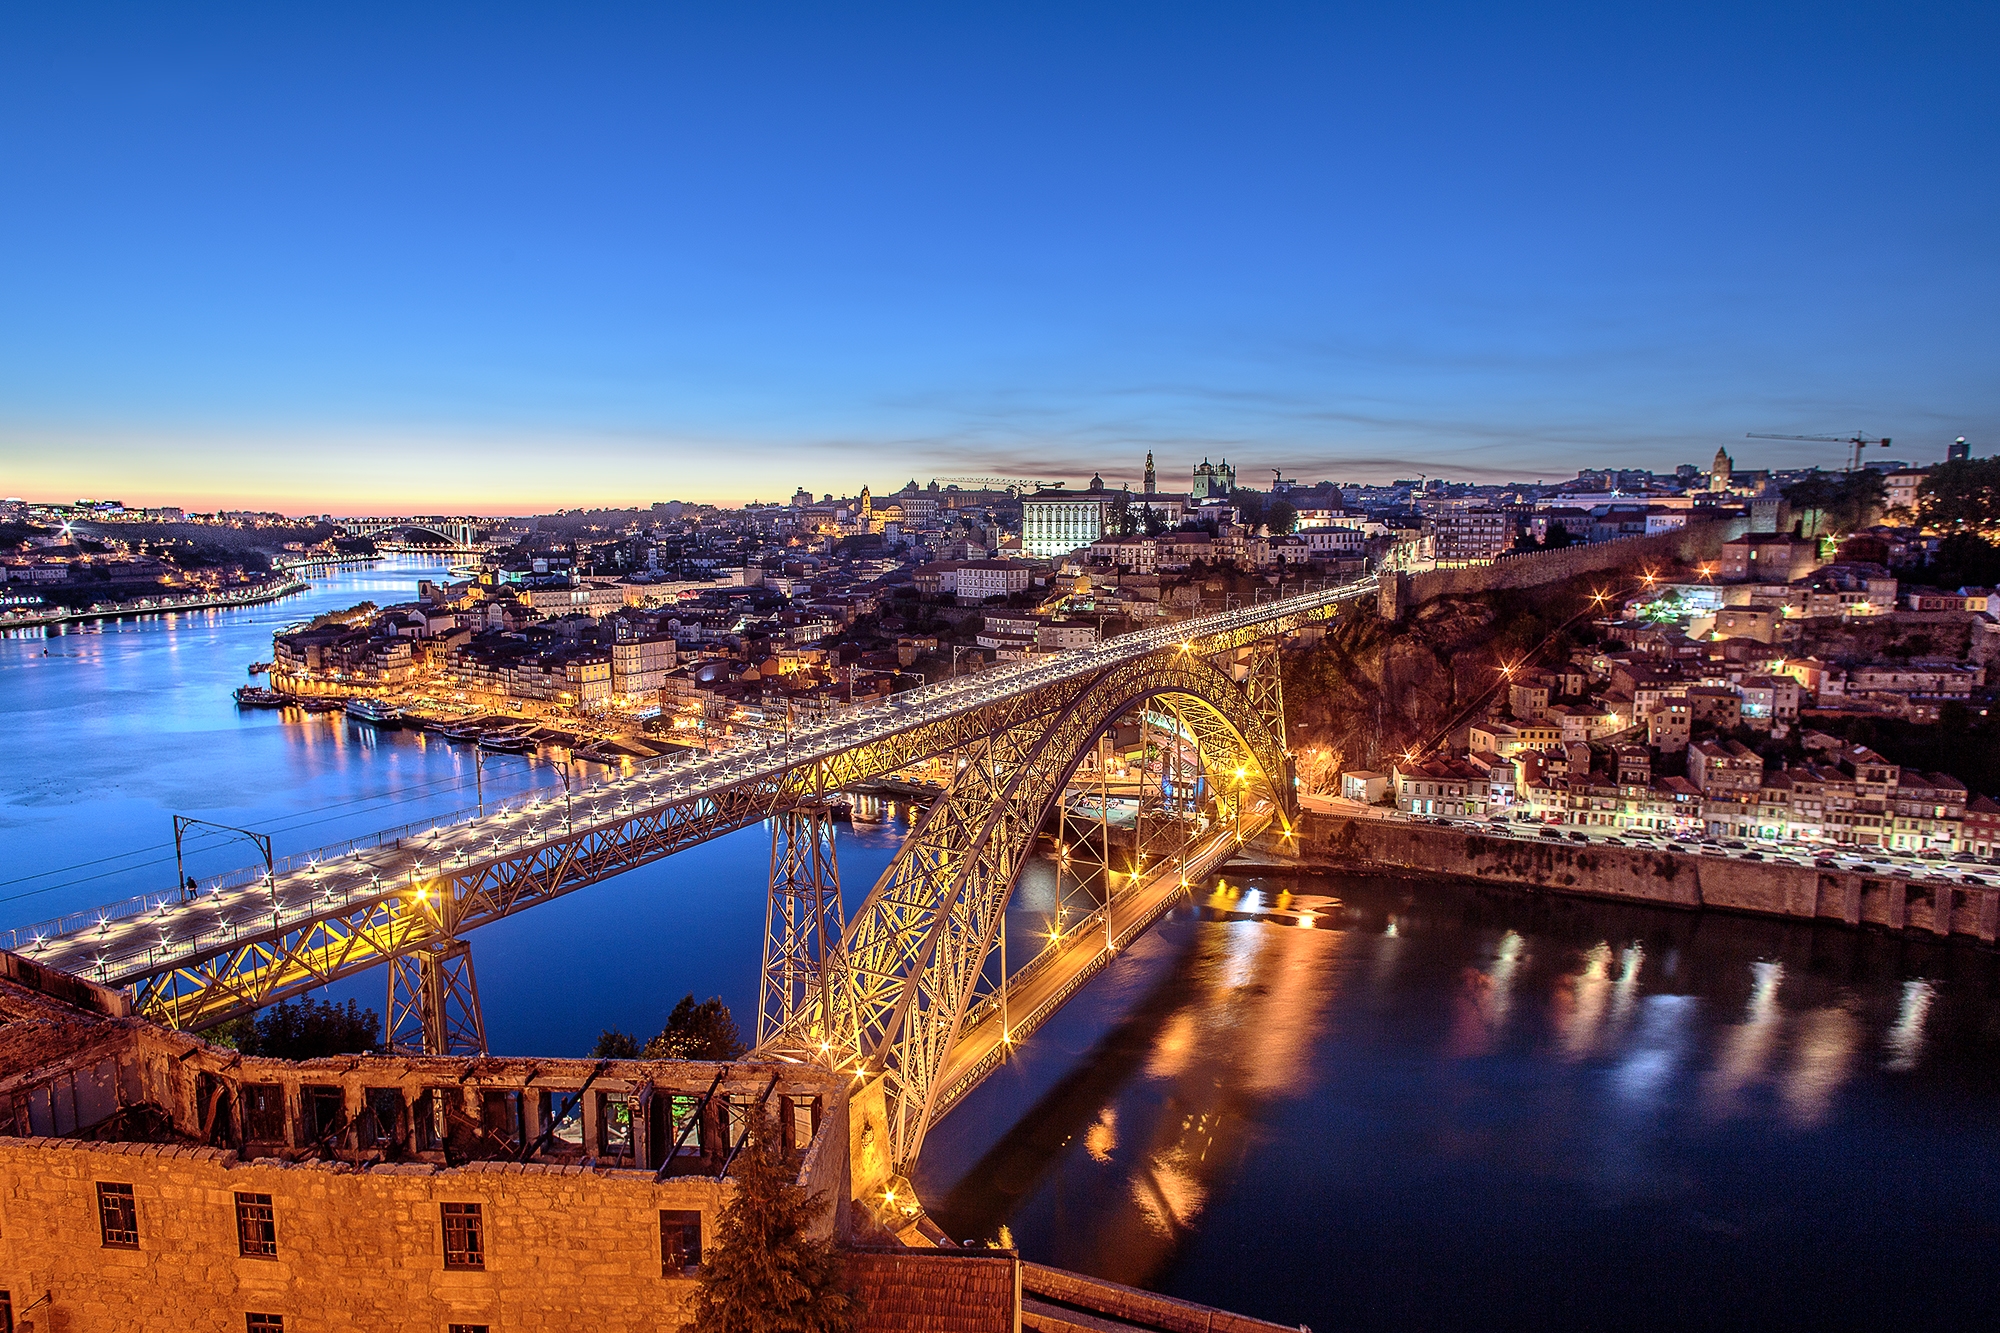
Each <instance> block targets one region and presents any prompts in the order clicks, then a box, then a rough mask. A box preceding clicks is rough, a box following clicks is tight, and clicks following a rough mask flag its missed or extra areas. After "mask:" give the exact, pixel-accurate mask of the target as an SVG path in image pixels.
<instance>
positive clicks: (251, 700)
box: [233, 685, 289, 708]
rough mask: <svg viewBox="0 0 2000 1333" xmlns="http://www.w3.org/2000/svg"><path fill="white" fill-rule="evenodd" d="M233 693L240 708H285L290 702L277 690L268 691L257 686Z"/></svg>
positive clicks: (241, 688)
mask: <svg viewBox="0 0 2000 1333" xmlns="http://www.w3.org/2000/svg"><path fill="white" fill-rule="evenodd" d="M233 693H234V694H235V696H236V706H237V707H238V708H283V707H284V706H285V704H286V703H287V702H289V701H288V700H287V699H286V698H285V696H284V695H282V694H280V693H278V692H277V691H276V690H267V689H264V688H262V687H261V686H257V685H244V686H242V687H240V688H238V689H237V690H235V691H233Z"/></svg>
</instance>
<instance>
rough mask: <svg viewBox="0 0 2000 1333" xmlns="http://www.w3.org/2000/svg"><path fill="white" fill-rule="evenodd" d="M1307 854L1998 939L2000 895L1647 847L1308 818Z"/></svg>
mask: <svg viewBox="0 0 2000 1333" xmlns="http://www.w3.org/2000/svg"><path fill="white" fill-rule="evenodd" d="M1299 829H1300V848H1299V854H1300V855H1301V856H1302V857H1304V858H1308V859H1310V860H1311V861H1312V862H1313V863H1315V864H1324V865H1327V866H1330V867H1334V868H1341V869H1355V870H1364V869H1388V870H1413V871H1421V872H1423V873H1425V874H1432V875H1449V876H1455V877H1459V878H1464V879H1472V880H1478V881H1479V882H1481V883H1485V884H1500V885H1506V886H1508V887H1511V888H1522V889H1534V890H1543V891H1547V892H1553V893H1573V894H1584V895H1588V896H1591V897H1597V898H1621V899H1624V900H1626V901H1629V902H1644V903H1654V904H1658V905H1661V906H1669V907H1695V908H1699V907H1719V908H1724V909H1727V910H1729V911H1735V912H1752V913H1756V914H1758V915H1762V916H1783V917H1793V918H1805V919H1812V920H1829V921H1840V922H1844V923H1846V924H1847V925H1850V926H1858V925H1873V926H1882V927H1885V928H1887V929H1890V930H1912V931H1920V932H1924V933H1928V934H1935V935H1952V934H1957V935H1969V936H1972V937H1974V938H1977V939H1980V940H1984V941H1986V942H1988V943H1991V942H1993V940H1994V937H1995V934H1996V932H2000V888H1993V887H1988V888H1983V889H1982V888H1977V887H1972V886H1965V887H1960V886H1957V885H1948V884H1938V883H1932V882H1927V881H1912V880H1906V879H1901V878H1898V877H1895V876H1888V875H1861V874H1853V873H1849V872H1846V871H1829V870H1821V869H1819V868H1817V867H1815V866H1788V865H1776V864H1773V863H1771V862H1769V861H1739V860H1737V859H1735V858H1734V857H1726V856H1701V855H1694V854H1687V855H1683V854H1680V853H1675V852H1666V851H1651V850H1648V849H1646V848H1642V847H1619V846H1615V845H1607V844H1604V843H1589V844H1585V843H1574V842H1569V841H1567V840H1564V841H1560V842H1558V841H1556V840H1554V839H1548V838H1539V837H1538V838H1535V839H1533V840H1522V839H1519V838H1508V837H1500V836H1496V835H1492V834H1485V833H1474V832H1471V831H1468V830H1465V829H1456V828H1441V827H1438V826H1436V825H1430V824H1416V823H1411V822H1408V821H1405V820H1391V819H1355V818H1348V817H1342V816H1338V815H1326V814H1320V813H1318V812H1315V811H1307V812H1305V813H1304V814H1303V815H1302V816H1301V819H1300V824H1299Z"/></svg>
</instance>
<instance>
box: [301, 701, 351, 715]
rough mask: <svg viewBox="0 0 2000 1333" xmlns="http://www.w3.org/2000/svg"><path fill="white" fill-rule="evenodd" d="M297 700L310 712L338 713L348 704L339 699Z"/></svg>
mask: <svg viewBox="0 0 2000 1333" xmlns="http://www.w3.org/2000/svg"><path fill="white" fill-rule="evenodd" d="M297 702H298V705H299V707H301V708H303V709H305V710H306V711H307V712H308V713H338V712H339V711H340V710H341V709H342V708H343V707H345V706H346V705H344V704H342V703H341V702H340V700H338V699H300V700H298V701H297Z"/></svg>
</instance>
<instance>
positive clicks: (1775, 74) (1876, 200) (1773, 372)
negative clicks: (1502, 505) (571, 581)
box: [0, 4, 2000, 512]
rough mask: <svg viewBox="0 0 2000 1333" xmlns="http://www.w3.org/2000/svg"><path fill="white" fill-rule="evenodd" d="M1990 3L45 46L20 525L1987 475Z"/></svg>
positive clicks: (143, 25) (28, 213) (1, 414)
mask: <svg viewBox="0 0 2000 1333" xmlns="http://www.w3.org/2000/svg"><path fill="white" fill-rule="evenodd" d="M1996 39H2000V9H1996V8H1995V7H1994V6H1992V5H1984V6H1951V5H1934V6H1910V5H1907V4H1903V5H1881V6H1852V5H1848V6H1843V5H1827V4H1819V5H1797V6H1776V7H1773V6H1756V5H1743V4H1739V5H1728V6H1714V7H1705V6H1700V5H1674V6H1661V5H1655V6H1646V7H1639V6H1607V5H1603V4H1588V5H1576V6H1520V7H1509V8H1505V9H1503V8H1501V7H1497V6H1496V7H1473V6H1452V5H1431V6H1424V5H1398V6H1384V5H1367V6H1359V5H1357V6H1337V5H1315V6H1302V7H1289V6H1282V5H1242V4H1234V5H1213V6H1174V5H1157V4H1156V5H1130V6H1113V5H1075V4H1072V5H1052V6H1047V7H1031V6H1007V7H991V8H982V7H975V6H969V5H968V6H917V5H912V6H908V7H902V8H875V7H861V6H853V7H831V6H828V7H821V8H818V9H804V8H799V9H793V8H788V7H779V6H761V5H751V4H741V5H727V6H721V5H718V6H713V7H710V8H708V9H692V8H676V7H669V6H658V5H648V6H634V7H629V8H626V7H619V6H574V5H572V6H553V5H552V6H546V7H541V8H533V7H520V6H504V5H481V6H467V7H464V8H462V9H453V8H450V7H447V6H444V5H424V6H406V5H404V6H381V7H377V8H370V7H367V6H363V5H353V6H338V7H333V6H329V7H319V8H317V9H309V8H308V7H305V6H275V5H268V4H266V5H255V6H243V7H240V8H236V9H232V8H230V7H227V6H224V5H207V6H201V7H185V8H183V7H178V6H172V5H148V6H139V5H134V6H127V7H94V6H89V5H83V4H65V5H53V4H51V5H16V6H10V7H8V8H7V9H6V10H5V11H4V12H0V201H4V202H0V255H4V256H5V260H4V263H0V493H5V494H22V495H31V496H38V497H49V498H60V497H73V496H75V495H85V494H87V495H115V496H117V497H119V498H123V499H126V500H128V501H131V502H135V503H138V502H146V501H161V500H185V501H188V502H192V503H202V504H206V503H230V504H236V503H245V504H257V505H259V506H271V507H279V508H284V509H287V510H294V511H309V510H313V511H316V510H324V509H329V508H331V509H335V510H341V511H363V510H370V509H408V508H415V509H432V508H453V509H458V508H465V509H475V510H482V511H493V512H500V511H523V510H531V509H540V508H549V507H554V506H558V505H576V504H592V503H628V502H639V503H645V502H648V501H651V500H656V499H666V498H670V497H674V496H679V497H683V498H690V499H704V500H721V501H741V500H744V499H749V498H767V499H768V498H773V497H778V496H781V495H785V494H789V493H790V492H791V490H792V489H793V487H794V486H796V485H800V484H803V485H806V486H808V487H811V488H812V489H814V490H818V491H825V490H839V491H852V490H853V489H856V488H858V487H859V486H860V485H861V484H862V483H864V482H866V483H869V484H871V485H874V486H875V487H876V488H877V489H881V488H883V487H893V486H899V485H901V484H902V483H903V482H904V481H905V480H907V479H908V478H910V477H912V476H914V477H917V478H918V479H920V480H928V479H929V478H930V477H932V476H949V475H1009V476H1013V475H1019V476H1042V475H1047V476H1051V477H1055V476H1077V475H1087V474H1088V472H1089V471H1090V470H1091V469H1093V468H1101V469H1102V470H1103V471H1104V473H1105V475H1106V476H1107V477H1108V478H1111V479H1113V480H1114V481H1116V480H1118V479H1122V478H1136V476H1137V472H1138V468H1139V464H1140V460H1141V459H1142V458H1143V456H1144V454H1145V452H1146V450H1147V449H1149V448H1150V449H1153V450H1154V451H1156V453H1157V454H1158V456H1159V459H1160V462H1161V466H1162V468H1163V470H1166V471H1167V472H1168V474H1169V476H1172V477H1177V476H1179V475H1181V474H1183V473H1184V471H1185V469H1186V468H1187V467H1188V466H1189V465H1190V464H1192V463H1193V462H1195V461H1197V460H1199V459H1200V458H1201V457H1203V456H1204V455H1207V456H1211V457H1213V456H1219V455H1223V454H1226V455H1228V457H1229V458H1230V459H1231V460H1232V461H1234V462H1237V463H1238V464H1239V466H1240V468H1241V469H1242V473H1243V476H1244V478H1245V479H1246V480H1252V479H1255V478H1258V477H1260V476H1261V477H1268V476H1269V472H1268V469H1270V468H1273V467H1281V468H1283V469H1284V470H1285V472H1286V473H1287V474H1288V475H1296V476H1299V477H1301V478H1304V479H1309V480H1311V479H1318V478H1321V477H1329V478H1333V479H1386V478H1390V477H1393V476H1407V475H1411V474H1412V473H1414V472H1416V471H1427V472H1429V473H1431V474H1432V475H1437V474H1440V473H1442V474H1446V475H1451V476H1460V477H1472V478H1481V479H1507V478H1513V477H1558V476H1564V475H1568V474H1570V473H1572V472H1574V470H1575V469H1576V468H1578V467H1580V466H1586V465H1598V464H1602V463H1609V462H1617V463H1624V464H1626V465H1637V466H1658V467H1664V468H1670V467H1672V466H1673V465H1674V464H1675V463H1678V462H1682V461H1697V462H1705V461H1706V459H1707V458H1708V457H1709V456H1710V455H1711V454H1712V453H1713V452H1714V450H1715V448H1716V446H1717V445H1718V444H1726V445H1728V447H1729V448H1730V449H1731V451H1732V452H1733V453H1734V454H1735V455H1736V457H1737V459H1738V462H1739V465H1744V466H1760V465H1769V466H1781V465H1794V464H1805V463H1811V462H1815V461H1817V462H1821V463H1824V464H1826V465H1835V464H1837V463H1838V461H1839V457H1840V451H1839V450H1838V449H1837V448H1835V447H1830V446H1829V447H1825V448H1816V447H1814V446H1809V445H1808V446H1798V447H1796V448H1794V447H1792V446H1786V445H1777V444H1767V443H1764V442H1758V441H1747V440H1744V439H1742V438H1741V437H1742V435H1743V433H1744V432H1745V431H1752V430H1760V431H1779V432H1798V433H1822V432H1824V433H1835V434H1845V433H1846V432H1848V431H1851V430H1856V429H1860V430H1865V431H1868V432H1870V433H1873V434H1878V435H1892V436H1895V437H1897V440H1898V443H1899V445H1904V444H1907V448H1901V447H1899V448H1898V449H1896V450H1895V451H1894V453H1895V454H1896V456H1899V457H1909V458H1912V459H1928V458H1935V457H1939V456H1941V455H1942V452H1943V447H1944V444H1945V442H1946V441H1947V440H1949V439H1950V438H1951V437H1953V436H1956V435H1961V434H1963V435H1966V436H1969V437H1971V438H1972V439H1973V440H1974V441H1975V444H1976V446H1978V450H1979V451H1980V452H1990V451H1991V449H1992V442H1993V440H1994V438H1995V436H1996V435H2000V375H1996V374H1995V366H1996V364H2000V358H1996V355H1995V353H1996V350H2000V346H1997V345H1996V344H2000V337H1996V333H1995V322H1994V320H1995V314H1996V310H2000V300H1996V298H1997V297H2000V209H1996V204H2000V190H1996V167H2000V133H1996V130H2000V114H1996V113H1997V112H2000V91H1996V82H1995V80H1994V78H1993V70H1994V68H1995V58H1996V56H2000V40H1996Z"/></svg>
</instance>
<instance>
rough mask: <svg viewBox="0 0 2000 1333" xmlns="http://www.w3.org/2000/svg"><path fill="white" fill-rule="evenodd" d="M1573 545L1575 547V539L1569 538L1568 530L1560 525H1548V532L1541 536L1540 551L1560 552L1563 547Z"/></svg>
mask: <svg viewBox="0 0 2000 1333" xmlns="http://www.w3.org/2000/svg"><path fill="white" fill-rule="evenodd" d="M1574 545H1576V538H1574V537H1572V536H1570V532H1569V529H1568V528H1566V527H1564V526H1563V525H1562V524H1560V523H1551V524H1549V528H1548V531H1547V532H1545V533H1543V534H1542V549H1543V550H1544V551H1560V550H1562V549H1563V547H1565V546H1574Z"/></svg>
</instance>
